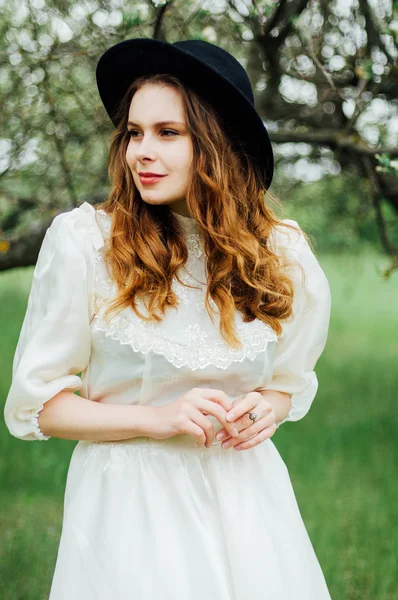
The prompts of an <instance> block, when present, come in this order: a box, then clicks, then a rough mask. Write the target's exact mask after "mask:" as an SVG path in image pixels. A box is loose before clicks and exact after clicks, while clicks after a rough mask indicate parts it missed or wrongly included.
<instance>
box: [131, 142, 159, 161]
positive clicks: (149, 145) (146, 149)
mask: <svg viewBox="0 0 398 600" xmlns="http://www.w3.org/2000/svg"><path fill="white" fill-rule="evenodd" d="M135 154H136V157H137V159H138V160H143V159H144V158H151V159H154V158H156V153H155V149H154V147H153V142H151V140H150V139H149V138H147V139H143V140H142V141H141V142H140V143H139V144H138V145H137V147H136V151H135Z"/></svg>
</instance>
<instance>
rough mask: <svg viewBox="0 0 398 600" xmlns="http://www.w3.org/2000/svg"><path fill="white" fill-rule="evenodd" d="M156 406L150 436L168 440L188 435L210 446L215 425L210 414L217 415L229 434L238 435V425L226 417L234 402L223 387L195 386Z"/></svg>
mask: <svg viewBox="0 0 398 600" xmlns="http://www.w3.org/2000/svg"><path fill="white" fill-rule="evenodd" d="M153 408H154V409H155V410H154V414H153V419H152V421H151V433H150V437H153V438H154V439H157V440H164V439H167V438H170V437H173V436H174V435H178V434H188V435H193V436H194V437H195V438H196V441H197V444H198V446H206V448H209V447H210V446H211V445H212V443H213V440H214V428H213V423H212V422H211V421H210V420H209V419H207V418H206V415H213V416H214V417H216V418H217V419H218V421H219V422H220V423H221V425H222V426H223V427H225V429H226V431H228V433H229V435H230V436H233V437H234V432H233V430H234V424H233V423H229V422H228V421H227V420H226V418H225V417H226V415H227V412H228V411H229V410H230V408H231V402H230V400H229V398H228V396H227V394H226V393H225V392H223V391H221V390H215V389H211V388H193V389H192V390H189V392H187V393H186V394H183V395H182V396H179V397H178V398H177V399H176V400H173V401H172V402H170V403H168V404H166V405H164V406H155V407H153ZM236 435H238V432H236Z"/></svg>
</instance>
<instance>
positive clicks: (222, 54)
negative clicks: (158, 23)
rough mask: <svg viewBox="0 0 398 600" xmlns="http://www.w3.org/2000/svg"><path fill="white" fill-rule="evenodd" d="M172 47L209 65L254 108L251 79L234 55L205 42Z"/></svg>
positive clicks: (190, 42)
mask: <svg viewBox="0 0 398 600" xmlns="http://www.w3.org/2000/svg"><path fill="white" fill-rule="evenodd" d="M172 45H173V46H176V47H177V48H180V49H181V50H183V51H184V52H187V53H188V54H191V55H192V56H194V57H195V58H197V59H199V60H201V61H203V62H205V63H207V64H208V65H209V67H211V68H212V69H214V70H215V71H217V73H219V74H220V75H221V76H222V77H224V78H225V79H228V81H229V82H230V83H232V84H233V85H234V86H235V87H237V88H238V89H239V90H240V91H241V92H242V93H243V94H244V95H245V96H246V98H247V100H249V102H250V104H252V105H253V106H254V96H253V89H252V86H251V83H250V79H249V77H248V75H247V73H246V71H245V69H244V68H243V67H242V65H241V64H240V62H239V61H238V60H237V59H236V58H235V57H234V56H232V54H230V53H229V52H227V51H226V50H224V49H223V48H220V47H219V46H215V45H214V44H210V42H205V41H204V40H184V41H181V42H175V43H174V44H172Z"/></svg>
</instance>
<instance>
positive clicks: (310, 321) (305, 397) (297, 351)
mask: <svg viewBox="0 0 398 600" xmlns="http://www.w3.org/2000/svg"><path fill="white" fill-rule="evenodd" d="M283 223H289V224H291V225H294V226H295V227H298V228H299V225H298V224H297V222H296V221H293V220H290V219H285V220H284V221H283ZM272 240H273V241H272V243H273V247H274V251H275V252H276V253H281V254H283V255H284V256H287V257H288V258H289V259H290V260H293V261H295V262H296V265H294V266H292V267H290V268H289V271H288V273H289V276H290V277H291V279H292V280H293V284H294V299H293V319H290V320H289V321H286V322H285V323H284V324H283V334H282V336H281V337H280V338H279V340H278V343H277V346H276V354H275V359H274V371H273V376H272V380H271V382H270V383H269V384H268V385H267V386H266V387H264V388H262V389H269V390H276V391H279V392H287V393H290V394H292V398H291V400H292V406H291V409H290V411H289V414H288V416H287V417H286V418H285V419H283V420H282V421H280V422H279V424H278V427H279V426H280V425H282V423H285V421H298V420H299V419H302V418H303V417H304V416H305V415H306V414H307V412H308V411H309V409H310V407H311V404H312V402H313V400H314V398H315V395H316V393H317V390H318V379H317V376H316V373H315V371H314V368H315V365H316V363H317V361H318V359H319V357H320V356H321V354H322V352H323V350H324V348H325V345H326V340H327V335H328V329H329V321H330V310H331V294H330V287H329V283H328V280H327V278H326V276H325V273H324V272H323V270H322V268H321V266H320V264H319V263H318V261H317V259H316V257H315V255H314V253H313V252H312V250H311V248H310V246H309V245H308V242H307V240H306V239H305V237H304V235H303V233H302V231H301V229H300V228H299V233H296V232H294V231H292V230H290V229H288V228H286V227H282V226H279V227H278V228H277V229H276V230H275V233H274V235H273V236H272ZM297 262H298V263H300V264H301V266H302V268H303V272H302V271H301V269H300V267H299V266H298V265H297Z"/></svg>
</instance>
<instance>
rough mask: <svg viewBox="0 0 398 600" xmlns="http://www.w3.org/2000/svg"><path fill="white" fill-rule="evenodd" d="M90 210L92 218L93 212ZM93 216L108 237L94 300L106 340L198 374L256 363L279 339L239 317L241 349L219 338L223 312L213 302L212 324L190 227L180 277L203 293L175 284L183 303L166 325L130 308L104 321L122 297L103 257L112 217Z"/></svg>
mask: <svg viewBox="0 0 398 600" xmlns="http://www.w3.org/2000/svg"><path fill="white" fill-rule="evenodd" d="M86 204H87V203H86ZM89 206H90V208H89V209H88V210H87V215H88V214H89V212H91V210H94V209H93V207H91V205H89ZM94 214H95V216H97V222H96V224H95V226H96V227H97V226H99V230H100V231H102V233H103V240H102V242H103V243H102V244H101V245H99V244H97V246H100V247H98V249H97V253H96V256H95V264H96V281H95V291H94V293H93V297H92V314H93V319H92V327H93V328H95V329H96V330H98V331H101V332H103V333H104V334H105V336H106V337H110V338H111V339H113V340H115V341H118V342H119V343H120V344H122V345H124V344H127V345H129V346H130V347H131V348H132V349H133V350H134V351H135V352H141V353H142V354H148V353H149V352H150V351H153V352H155V353H156V354H160V355H162V356H164V357H165V358H166V359H167V360H168V361H169V362H170V363H172V364H173V365H174V366H175V367H176V368H181V367H184V366H188V367H189V368H190V369H191V370H193V371H194V370H197V369H204V368H206V367H207V366H209V365H214V366H216V367H217V368H219V369H227V368H228V366H229V365H230V364H231V363H232V362H242V361H243V360H245V359H250V360H254V359H255V357H256V356H257V355H258V353H259V352H264V351H265V350H266V348H267V346H268V344H269V343H270V342H274V341H277V340H278V336H277V334H276V333H275V332H274V330H273V329H272V328H271V327H269V326H268V325H266V324H265V323H263V322H262V321H260V320H259V319H255V320H254V321H252V322H251V323H244V322H243V321H242V320H241V314H240V313H238V317H237V319H236V333H237V336H238V338H239V340H240V341H241V343H242V347H241V348H240V349H234V348H231V347H230V346H229V345H228V344H227V343H226V342H225V340H224V339H223V338H222V337H221V335H220V334H218V336H217V335H216V336H215V335H214V328H215V327H218V323H219V317H218V308H217V306H216V304H215V303H214V301H213V299H212V298H210V299H209V302H210V305H211V306H212V307H213V308H214V310H215V315H214V317H213V318H214V324H213V323H212V322H211V320H210V317H209V315H208V314H207V309H206V305H205V283H204V282H203V281H200V279H198V277H195V276H194V275H193V273H196V275H201V276H203V277H204V272H203V264H202V263H201V261H200V260H198V259H200V257H201V256H202V254H203V247H202V242H201V239H200V236H199V234H198V233H195V232H194V231H195V227H194V226H193V225H192V224H191V223H189V224H188V225H189V226H186V227H185V228H184V231H185V239H186V244H187V248H188V256H189V257H188V260H187V263H186V265H185V267H184V269H183V273H182V274H180V278H181V280H182V282H185V283H188V284H189V285H195V286H198V287H199V289H189V288H187V287H185V286H184V285H182V283H180V282H178V281H177V280H174V281H173V284H172V285H173V290H174V292H175V293H176V295H177V297H178V298H179V301H180V305H179V309H178V313H175V312H174V311H170V314H169V315H167V317H168V318H167V319H166V318H165V317H164V320H163V321H162V322H161V323H156V322H153V323H148V322H146V321H144V320H143V319H141V318H140V317H138V316H137V315H136V314H135V313H134V311H133V310H132V309H131V308H127V309H124V310H123V311H121V312H120V313H116V314H115V313H113V314H112V315H111V317H109V318H108V319H105V316H104V313H105V310H106V308H107V307H108V305H109V301H110V300H111V299H113V298H114V297H115V296H116V294H117V286H116V284H115V283H114V281H113V280H112V279H111V278H109V277H106V276H104V273H105V265H104V261H103V252H104V249H105V246H106V244H107V237H108V234H109V231H110V228H111V218H110V216H109V215H107V214H106V213H105V212H104V211H103V210H98V211H95V213H94V212H93V213H92V217H93V218H95V217H94ZM98 217H99V219H98ZM90 219H91V217H90ZM179 221H180V222H181V220H179ZM91 231H93V229H92V228H91ZM97 239H98V238H97ZM100 272H102V276H101V275H100ZM137 304H138V309H139V311H140V312H142V313H143V314H145V313H146V309H145V306H144V304H143V303H142V302H140V301H138V303H137ZM195 315H201V316H202V317H203V319H202V322H201V323H199V322H194V320H193V318H194V317H195ZM239 321H241V322H239ZM206 325H207V327H206Z"/></svg>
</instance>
